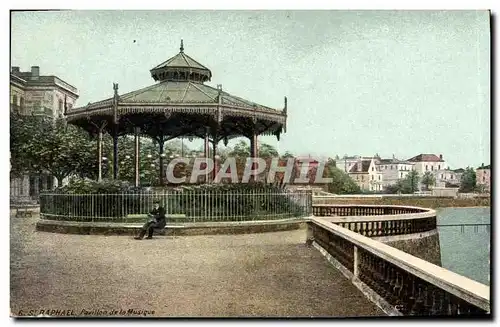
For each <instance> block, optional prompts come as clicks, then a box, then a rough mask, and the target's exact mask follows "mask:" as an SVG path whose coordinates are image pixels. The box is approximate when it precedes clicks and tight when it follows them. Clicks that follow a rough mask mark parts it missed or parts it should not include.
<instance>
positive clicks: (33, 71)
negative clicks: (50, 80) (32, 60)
mask: <svg viewBox="0 0 500 327" xmlns="http://www.w3.org/2000/svg"><path fill="white" fill-rule="evenodd" d="M39 76H40V67H39V66H31V79H32V80H37V79H38V77H39Z"/></svg>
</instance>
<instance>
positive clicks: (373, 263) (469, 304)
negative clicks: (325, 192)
mask: <svg viewBox="0 0 500 327" xmlns="http://www.w3.org/2000/svg"><path fill="white" fill-rule="evenodd" d="M344 207H345V206H344ZM344 209H345V208H344ZM372 209H374V208H372ZM372 209H366V211H364V212H371V211H370V210H372ZM339 210H340V209H339ZM358 210H359V209H358ZM361 210H363V209H361ZM388 210H391V209H388ZM398 210H399V209H398ZM408 210H410V211H411V210H413V209H408ZM422 210H423V211H422V212H423V213H424V214H425V213H426V209H422ZM432 211H433V210H431V212H430V215H432V214H433V215H434V218H435V212H432ZM422 212H421V213H422ZM421 213H418V214H421ZM427 213H429V212H427ZM402 216H405V215H402ZM408 216H411V215H407V217H404V218H405V219H403V220H402V221H406V222H408V223H409V222H412V221H413V219H412V218H411V217H408ZM400 217H401V216H400ZM372 218H375V217H372ZM382 218H387V217H382ZM382 218H379V217H377V218H376V219H377V221H379V219H382ZM394 218H395V217H393V218H392V219H393V220H389V221H395V219H394ZM401 218H403V217H401ZM431 218H432V217H428V219H431ZM353 219H354V220H356V219H361V218H359V217H356V218H353ZM422 219H423V220H425V219H426V218H422V217H420V218H417V219H416V221H419V220H422ZM330 220H331V219H330V218H322V217H312V218H311V219H310V220H309V222H308V239H309V240H310V241H314V242H313V244H314V246H315V247H317V248H318V249H319V250H320V251H321V252H322V253H323V255H325V256H326V257H327V259H328V260H329V261H330V262H331V263H332V264H333V265H334V266H336V267H337V268H338V269H339V270H340V271H341V272H342V273H344V275H346V276H347V277H348V278H350V279H352V282H353V284H354V285H356V286H357V287H358V288H359V289H360V290H361V291H362V292H363V293H364V294H365V295H366V296H367V297H368V298H370V299H371V300H372V301H373V302H375V303H377V305H378V306H379V307H380V308H382V310H384V312H386V313H387V314H389V315H432V316H439V315H474V316H475V315H482V316H483V315H486V314H487V313H489V312H490V301H489V292H490V289H489V287H488V286H486V285H483V284H481V283H478V282H475V281H473V280H471V279H468V278H466V277H464V276H461V275H458V274H456V273H453V272H451V271H449V270H446V269H444V268H442V267H439V266H436V265H434V264H432V263H430V262H427V261H425V260H422V259H419V258H417V257H414V256H412V255H410V254H408V253H405V252H403V251H400V250H398V249H395V248H393V247H391V246H388V245H386V244H383V243H381V242H378V241H376V240H373V239H370V238H369V237H366V236H365V235H367V236H370V233H368V232H366V231H369V230H370V229H369V228H368V229H363V231H365V232H362V233H360V229H356V228H352V230H350V229H348V228H345V227H342V226H340V224H338V223H336V222H334V221H330ZM434 221H435V219H434ZM358 223H359V222H356V224H358ZM363 223H364V222H363ZM413 223H414V222H413ZM348 224H353V222H349V223H348ZM344 225H345V224H344ZM417 225H418V224H417ZM349 226H350V227H352V225H349ZM349 226H348V227H349ZM385 226H386V227H387V225H385ZM389 226H390V225H389ZM421 226H424V227H425V226H426V227H425V228H430V227H432V226H430V225H429V226H428V225H425V224H424V223H422V225H421ZM424 227H421V228H422V229H425V228H424ZM387 228H388V229H387ZM387 228H386V229H383V228H382V231H384V230H385V231H387V230H391V232H390V233H392V231H394V230H396V231H399V232H401V231H402V230H404V228H402V229H401V225H400V227H397V225H394V228H395V229H391V228H392V227H387ZM398 228H399V229H398ZM412 228H413V227H411V228H410V230H411V229H412ZM434 228H435V223H434ZM371 230H372V231H373V230H379V231H380V230H381V229H380V228H379V229H371ZM406 230H407V231H408V229H406ZM361 234H363V235H361Z"/></svg>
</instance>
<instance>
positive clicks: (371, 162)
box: [348, 158, 383, 192]
mask: <svg viewBox="0 0 500 327" xmlns="http://www.w3.org/2000/svg"><path fill="white" fill-rule="evenodd" d="M348 174H349V176H350V177H351V178H352V179H353V180H354V182H356V184H358V185H359V187H360V188H361V190H362V191H372V192H374V191H375V192H376V191H382V184H383V180H382V174H381V173H380V171H379V170H378V167H377V165H376V159H375V158H360V159H358V161H357V162H356V163H354V164H353V165H351V166H350V170H349V172H348Z"/></svg>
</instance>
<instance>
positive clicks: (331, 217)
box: [312, 204, 437, 237]
mask: <svg viewBox="0 0 500 327" xmlns="http://www.w3.org/2000/svg"><path fill="white" fill-rule="evenodd" d="M312 213H313V216H316V217H325V218H328V221H330V222H332V223H335V224H337V225H339V226H341V227H343V228H347V229H349V230H351V231H353V232H356V233H359V234H361V235H363V236H369V237H377V236H395V235H404V234H413V233H423V232H428V231H431V230H434V229H436V228H437V219H436V211H435V210H432V209H426V208H419V207H410V206H391V205H341V204H315V205H313V206H312Z"/></svg>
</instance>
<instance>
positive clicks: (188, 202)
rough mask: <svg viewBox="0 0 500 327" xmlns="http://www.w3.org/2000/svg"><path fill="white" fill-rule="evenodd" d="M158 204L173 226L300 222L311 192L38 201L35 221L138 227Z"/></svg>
mask: <svg viewBox="0 0 500 327" xmlns="http://www.w3.org/2000/svg"><path fill="white" fill-rule="evenodd" d="M155 201H160V203H161V205H162V206H163V207H165V209H166V211H167V220H170V221H173V222H205V221H207V222H208V221H246V220H276V219H285V218H299V217H305V216H308V215H310V214H311V205H312V192H311V191H300V192H290V191H285V190H273V189H261V190H259V189H250V190H227V191H224V190H220V189H214V190H211V189H207V190H203V191H183V190H181V191H163V192H141V193H119V194H59V193H46V194H41V195H40V217H41V218H42V219H48V220H66V221H96V222H142V221H143V220H144V218H145V216H146V214H147V213H148V212H150V211H151V210H152V209H153V204H154V202H155Z"/></svg>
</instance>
